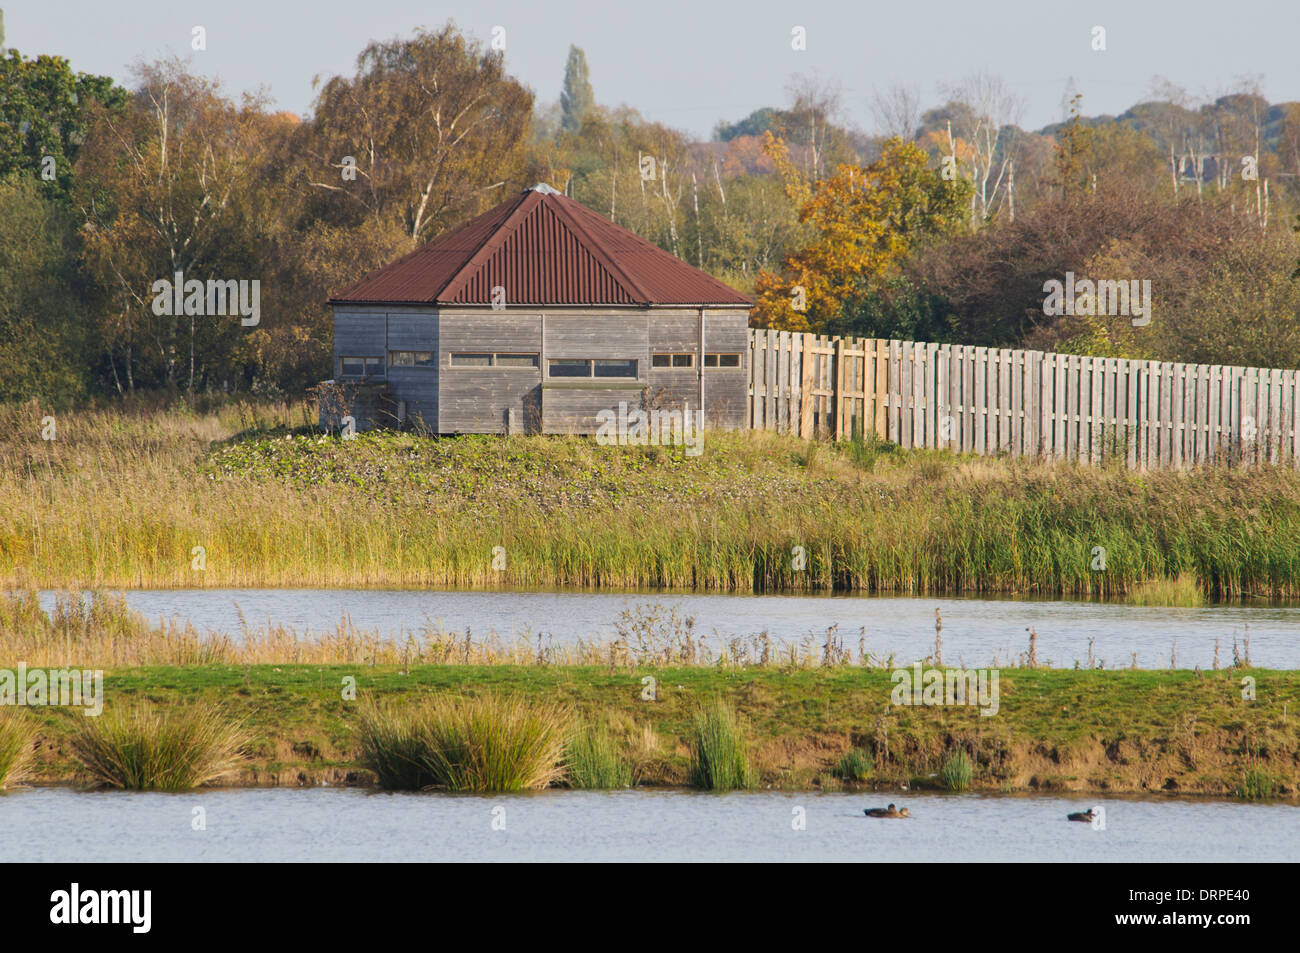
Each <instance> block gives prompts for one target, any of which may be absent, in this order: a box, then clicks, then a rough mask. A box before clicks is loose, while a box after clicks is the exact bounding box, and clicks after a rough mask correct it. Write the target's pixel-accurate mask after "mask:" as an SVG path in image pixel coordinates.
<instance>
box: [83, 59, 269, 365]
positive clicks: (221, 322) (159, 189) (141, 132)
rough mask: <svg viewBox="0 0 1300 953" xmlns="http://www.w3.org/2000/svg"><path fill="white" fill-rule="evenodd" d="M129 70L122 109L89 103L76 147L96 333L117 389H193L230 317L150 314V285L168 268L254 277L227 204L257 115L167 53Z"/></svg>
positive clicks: (233, 201)
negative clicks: (127, 100)
mask: <svg viewBox="0 0 1300 953" xmlns="http://www.w3.org/2000/svg"><path fill="white" fill-rule="evenodd" d="M137 75H138V77H139V86H138V89H137V91H136V93H135V95H134V97H133V99H132V102H131V105H130V107H129V108H127V109H125V110H123V111H122V112H121V113H115V112H111V111H109V110H105V109H101V110H99V111H98V113H97V115H96V117H95V119H94V120H93V121H92V124H91V129H90V133H89V135H88V136H87V139H86V143H85V145H84V147H83V148H82V151H81V154H80V155H79V157H78V161H77V176H76V180H75V190H74V197H75V200H76V203H77V207H78V209H79V211H80V214H81V216H82V220H83V223H84V224H83V228H82V234H83V241H84V251H83V255H84V260H85V264H86V267H87V269H88V270H89V272H90V273H91V275H92V276H93V277H94V278H95V279H96V280H97V282H98V283H99V285H100V286H101V287H103V288H105V289H107V291H108V293H109V296H110V298H109V300H110V304H109V306H108V307H107V309H106V311H105V313H104V315H103V319H102V320H103V326H102V335H101V336H102V339H103V341H104V342H105V346H106V347H107V349H108V354H107V357H108V360H109V368H110V374H111V375H112V377H113V378H114V381H115V385H116V387H117V389H118V390H129V389H134V388H135V387H136V386H139V385H145V386H169V387H170V386H177V385H181V386H184V387H186V388H187V389H193V388H194V387H195V386H196V385H198V384H199V383H200V382H201V378H202V377H203V376H204V375H205V372H208V371H215V370H217V367H216V365H217V364H218V363H219V362H221V361H222V360H225V359H227V358H228V356H229V354H230V351H231V348H232V342H233V339H234V337H235V336H236V335H237V334H238V332H239V329H240V327H241V325H240V322H239V320H238V319H237V318H235V319H232V318H230V317H228V316H227V317H215V318H209V317H204V316H201V315H194V314H191V315H182V314H171V315H166V314H164V315H158V314H155V313H154V310H153V308H152V303H153V299H154V292H153V290H152V286H153V283H154V282H155V281H156V280H158V279H163V278H165V279H168V280H174V276H175V275H176V273H178V272H179V273H181V274H183V275H184V277H185V280H186V281H189V280H192V279H198V280H200V281H206V280H207V279H209V278H214V279H223V280H224V279H235V280H241V279H242V280H252V279H256V278H257V275H256V274H255V273H250V272H252V271H253V262H252V261H251V260H250V257H251V256H250V254H249V251H250V250H249V249H248V248H247V245H246V243H245V242H244V240H243V238H242V236H241V234H240V232H239V230H238V229H237V228H236V223H237V216H236V212H235V209H236V206H237V203H238V201H239V200H240V199H241V198H242V196H243V195H244V194H245V193H246V192H247V191H249V190H250V189H251V186H252V173H253V171H254V169H255V168H256V167H257V162H256V158H257V152H258V148H259V143H260V141H261V136H260V124H261V121H262V120H263V119H264V116H265V114H264V113H263V112H262V110H261V103H260V102H259V101H257V100H245V102H244V103H243V104H242V105H240V106H237V105H236V104H234V103H232V102H231V101H229V100H227V99H225V98H224V97H223V96H222V95H221V92H220V87H219V86H218V85H217V84H216V83H214V82H211V81H208V80H205V79H201V78H199V77H195V76H192V75H190V74H189V73H187V72H186V71H185V68H184V65H183V64H182V63H181V62H179V61H177V60H170V61H164V62H160V63H155V64H151V65H145V66H141V67H138V68H137Z"/></svg>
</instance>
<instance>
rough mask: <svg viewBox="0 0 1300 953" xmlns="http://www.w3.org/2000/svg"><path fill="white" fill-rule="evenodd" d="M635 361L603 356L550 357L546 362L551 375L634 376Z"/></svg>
mask: <svg viewBox="0 0 1300 953" xmlns="http://www.w3.org/2000/svg"><path fill="white" fill-rule="evenodd" d="M636 364H637V362H636V361H624V360H607V359H605V358H594V359H590V360H588V359H585V358H552V359H551V360H549V361H548V362H547V367H548V369H549V373H550V376H551V377H630V378H633V379H635V378H636Z"/></svg>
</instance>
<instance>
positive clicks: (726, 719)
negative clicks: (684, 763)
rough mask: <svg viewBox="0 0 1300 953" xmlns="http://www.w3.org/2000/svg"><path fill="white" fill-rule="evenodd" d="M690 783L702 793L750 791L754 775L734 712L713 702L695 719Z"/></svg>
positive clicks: (754, 781)
mask: <svg viewBox="0 0 1300 953" xmlns="http://www.w3.org/2000/svg"><path fill="white" fill-rule="evenodd" d="M694 728H695V730H694V736H693V738H692V743H691V762H690V784H691V786H692V787H697V788H703V789H704V790H706V791H734V790H737V789H742V788H752V787H753V786H754V785H755V784H756V783H757V775H756V773H755V771H754V769H753V765H752V763H751V761H750V753H749V748H750V746H749V742H748V741H747V739H746V738H745V735H744V733H743V731H742V729H741V726H740V720H739V718H737V716H736V713H735V711H734V710H733V709H732V708H730V707H729V706H728V705H726V704H725V703H724V702H722V701H721V700H714V701H713V702H711V703H710V704H708V705H706V706H705V707H703V708H702V709H701V710H700V711H699V713H697V714H696V716H695V726H694Z"/></svg>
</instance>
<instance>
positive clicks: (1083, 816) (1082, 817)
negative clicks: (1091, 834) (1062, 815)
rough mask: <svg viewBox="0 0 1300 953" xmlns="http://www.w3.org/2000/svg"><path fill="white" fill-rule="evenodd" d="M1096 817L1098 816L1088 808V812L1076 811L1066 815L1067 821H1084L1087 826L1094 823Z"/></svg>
mask: <svg viewBox="0 0 1300 953" xmlns="http://www.w3.org/2000/svg"><path fill="white" fill-rule="evenodd" d="M1096 816H1097V815H1096V814H1094V813H1093V810H1092V808H1088V810H1086V811H1075V812H1074V813H1073V814H1068V815H1066V820H1070V821H1082V822H1083V823H1085V824H1090V823H1092V819H1093V818H1094V817H1096Z"/></svg>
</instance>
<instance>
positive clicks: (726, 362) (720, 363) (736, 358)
mask: <svg viewBox="0 0 1300 953" xmlns="http://www.w3.org/2000/svg"><path fill="white" fill-rule="evenodd" d="M704 366H705V367H739V366H740V355H739V354H705V355H704Z"/></svg>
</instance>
